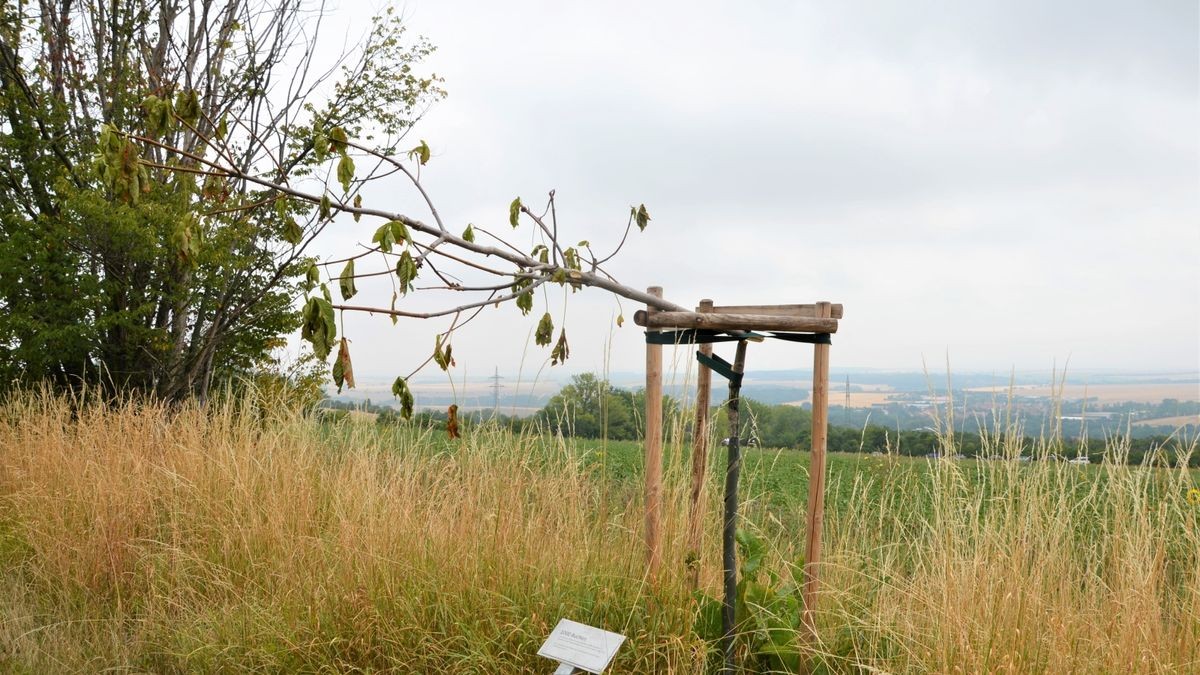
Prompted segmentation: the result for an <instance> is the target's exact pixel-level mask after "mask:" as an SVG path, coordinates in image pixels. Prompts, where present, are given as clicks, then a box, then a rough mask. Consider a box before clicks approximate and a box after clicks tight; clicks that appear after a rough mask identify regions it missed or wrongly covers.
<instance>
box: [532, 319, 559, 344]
mask: <svg viewBox="0 0 1200 675" xmlns="http://www.w3.org/2000/svg"><path fill="white" fill-rule="evenodd" d="M553 339H554V321H553V320H552V319H551V318H550V312H546V313H545V314H543V315H542V320H541V321H539V322H538V326H537V330H536V331H535V332H534V334H533V342H534V344H536V345H538V346H539V347H548V346H549V345H550V341H551V340H553Z"/></svg>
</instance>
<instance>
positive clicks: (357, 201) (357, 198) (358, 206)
mask: <svg viewBox="0 0 1200 675" xmlns="http://www.w3.org/2000/svg"><path fill="white" fill-rule="evenodd" d="M354 208H356V209H361V208H362V195H354ZM361 218H362V214H361V213H359V212H357V211H355V212H354V222H356V223H357V222H358V221H359V219H361Z"/></svg>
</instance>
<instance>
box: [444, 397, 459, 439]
mask: <svg viewBox="0 0 1200 675" xmlns="http://www.w3.org/2000/svg"><path fill="white" fill-rule="evenodd" d="M446 434H447V435H449V436H450V439H451V440H453V439H455V438H459V434H458V405H457V404H454V403H451V404H450V407H449V408H446Z"/></svg>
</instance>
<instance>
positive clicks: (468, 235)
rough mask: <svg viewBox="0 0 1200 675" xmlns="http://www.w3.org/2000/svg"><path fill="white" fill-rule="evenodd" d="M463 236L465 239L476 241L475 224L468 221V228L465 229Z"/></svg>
mask: <svg viewBox="0 0 1200 675" xmlns="http://www.w3.org/2000/svg"><path fill="white" fill-rule="evenodd" d="M462 238H463V241H469V242H471V243H475V228H474V226H472V225H471V224H469V223H468V224H467V229H465V230H463V234H462Z"/></svg>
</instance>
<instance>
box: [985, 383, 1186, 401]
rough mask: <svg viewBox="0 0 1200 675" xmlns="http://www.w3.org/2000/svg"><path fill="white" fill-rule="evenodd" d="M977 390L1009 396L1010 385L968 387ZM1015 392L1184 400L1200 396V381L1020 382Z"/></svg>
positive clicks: (1146, 399) (1028, 394)
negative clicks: (1064, 383)
mask: <svg viewBox="0 0 1200 675" xmlns="http://www.w3.org/2000/svg"><path fill="white" fill-rule="evenodd" d="M967 391H973V392H989V393H995V394H996V396H1007V395H1008V391H1009V387H1007V386H1002V387H973V388H970V389H967ZM1012 392H1013V395H1014V396H1044V397H1047V398H1049V397H1050V396H1056V395H1059V394H1061V396H1062V397H1063V398H1064V399H1066V400H1076V399H1082V398H1084V397H1085V396H1086V397H1087V398H1090V399H1096V400H1099V401H1100V402H1101V403H1118V402H1121V401H1135V402H1138V403H1158V402H1159V401H1162V400H1164V399H1168V398H1174V399H1178V400H1180V401H1197V400H1200V384H1197V383H1195V382H1187V383H1176V382H1172V383H1168V384H1093V385H1084V384H1067V385H1066V386H1065V387H1063V388H1062V391H1061V392H1060V391H1059V390H1058V388H1057V387H1055V388H1051V387H1049V386H1045V385H1019V386H1016V387H1013V388H1012Z"/></svg>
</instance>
